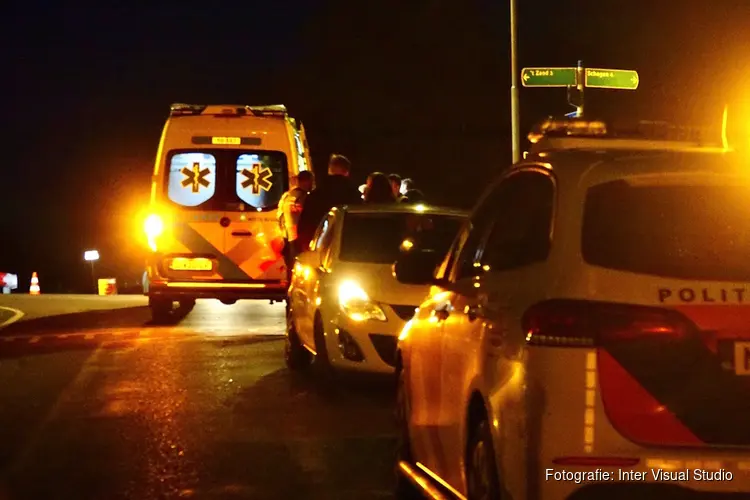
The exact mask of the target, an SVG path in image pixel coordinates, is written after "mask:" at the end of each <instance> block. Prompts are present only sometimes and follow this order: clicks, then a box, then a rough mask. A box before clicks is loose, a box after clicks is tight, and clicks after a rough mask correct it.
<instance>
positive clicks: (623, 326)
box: [522, 300, 690, 347]
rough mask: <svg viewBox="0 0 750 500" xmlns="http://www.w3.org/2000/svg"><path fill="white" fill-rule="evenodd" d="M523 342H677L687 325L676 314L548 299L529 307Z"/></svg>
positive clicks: (587, 344) (568, 344) (581, 344)
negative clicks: (638, 340) (657, 339)
mask: <svg viewBox="0 0 750 500" xmlns="http://www.w3.org/2000/svg"><path fill="white" fill-rule="evenodd" d="M522 325H523V330H524V332H525V334H526V342H527V343H528V344H530V345H542V346H557V347H594V346H598V345H602V344H607V343H612V342H626V341H629V340H637V339H643V338H653V337H658V338H660V339H667V338H669V339H674V340H677V339H681V338H683V337H684V336H685V335H686V334H687V332H688V330H689V329H690V325H689V324H688V322H687V321H686V320H685V319H684V318H683V317H682V316H681V315H680V314H679V313H677V312H675V311H671V310H667V309H659V308H653V307H644V306H632V305H627V304H611V303H604V302H589V301H583V300H549V301H545V302H540V303H538V304H536V305H534V306H532V307H530V308H529V309H528V310H527V311H526V313H525V314H524V317H523V320H522Z"/></svg>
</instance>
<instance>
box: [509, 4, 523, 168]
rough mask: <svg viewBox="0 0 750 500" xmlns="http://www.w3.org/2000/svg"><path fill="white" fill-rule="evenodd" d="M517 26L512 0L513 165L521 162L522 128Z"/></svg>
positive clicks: (511, 100)
mask: <svg viewBox="0 0 750 500" xmlns="http://www.w3.org/2000/svg"><path fill="white" fill-rule="evenodd" d="M516 30H517V26H516V0H510V74H511V83H510V129H511V141H512V142H513V146H512V147H513V163H517V162H519V161H520V160H521V127H520V123H519V122H520V111H519V109H518V53H517V51H518V48H517V45H518V34H517V31H516Z"/></svg>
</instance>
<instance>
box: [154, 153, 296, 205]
mask: <svg viewBox="0 0 750 500" xmlns="http://www.w3.org/2000/svg"><path fill="white" fill-rule="evenodd" d="M166 175H167V183H166V189H167V196H168V197H169V199H170V200H171V201H172V202H173V203H175V204H177V205H180V206H181V207H183V208H188V209H200V210H219V211H234V210H261V211H264V210H273V209H275V208H276V206H277V205H278V203H279V200H280V199H281V195H283V194H284V191H286V189H287V185H288V174H287V163H286V156H285V155H284V154H283V153H280V152H277V151H253V150H248V149H237V150H233V149H205V150H180V151H172V152H171V153H170V154H169V156H168V158H167V168H166ZM243 207H244V208H243Z"/></svg>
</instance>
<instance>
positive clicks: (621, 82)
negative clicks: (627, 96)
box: [585, 68, 640, 90]
mask: <svg viewBox="0 0 750 500" xmlns="http://www.w3.org/2000/svg"><path fill="white" fill-rule="evenodd" d="M639 81H640V80H639V78H638V72H637V71H633V70H629V69H599V68H586V76H585V85H586V86H587V87H591V88H598V89H617V90H635V89H637V88H638V83H639Z"/></svg>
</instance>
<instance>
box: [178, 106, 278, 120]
mask: <svg viewBox="0 0 750 500" xmlns="http://www.w3.org/2000/svg"><path fill="white" fill-rule="evenodd" d="M201 114H206V115H215V116H216V115H218V116H221V115H231V116H244V115H247V114H252V115H253V116H267V117H276V118H286V117H288V116H289V115H288V113H287V109H286V106H284V105H283V104H273V105H269V106H248V105H246V104H209V105H207V104H183V103H175V104H172V106H171V107H170V116H186V115H192V116H195V115H201Z"/></svg>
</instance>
